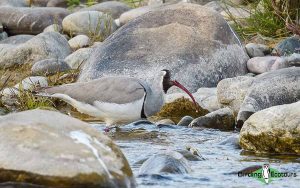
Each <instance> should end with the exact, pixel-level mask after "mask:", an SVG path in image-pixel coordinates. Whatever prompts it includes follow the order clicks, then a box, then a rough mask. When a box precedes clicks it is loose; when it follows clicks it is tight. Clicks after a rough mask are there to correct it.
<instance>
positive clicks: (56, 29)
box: [43, 24, 62, 33]
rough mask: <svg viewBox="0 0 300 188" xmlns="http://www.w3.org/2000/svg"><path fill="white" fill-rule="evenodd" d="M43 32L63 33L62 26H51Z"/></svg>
mask: <svg viewBox="0 0 300 188" xmlns="http://www.w3.org/2000/svg"><path fill="white" fill-rule="evenodd" d="M43 32H58V33H61V32H62V26H61V25H58V24H52V25H49V26H48V27H46V28H45V29H44V31H43Z"/></svg>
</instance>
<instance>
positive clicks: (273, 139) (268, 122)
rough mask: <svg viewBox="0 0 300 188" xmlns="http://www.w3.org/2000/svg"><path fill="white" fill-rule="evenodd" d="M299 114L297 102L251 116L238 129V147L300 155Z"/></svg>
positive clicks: (298, 103) (259, 151)
mask: <svg viewBox="0 0 300 188" xmlns="http://www.w3.org/2000/svg"><path fill="white" fill-rule="evenodd" d="M298 80H299V79H298ZM298 85H299V83H298ZM298 92H299V90H298ZM299 114H300V102H296V103H292V104H285V105H279V106H273V107H270V108H267V109H264V110H261V111H259V112H256V113H254V114H253V115H252V116H251V117H250V118H249V119H248V120H247V121H245V123H244V126H243V127H242V129H241V132H240V145H241V146H242V148H243V149H245V150H250V151H254V152H257V153H281V154H287V153H294V154H300V145H299V142H300V118H299Z"/></svg>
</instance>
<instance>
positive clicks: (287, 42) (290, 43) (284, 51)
mask: <svg viewBox="0 0 300 188" xmlns="http://www.w3.org/2000/svg"><path fill="white" fill-rule="evenodd" d="M274 51H275V53H276V54H278V55H280V56H283V55H290V54H292V53H300V37H299V36H293V37H289V38H287V39H284V40H283V41H281V42H279V43H278V44H277V46H276V47H275V50H274Z"/></svg>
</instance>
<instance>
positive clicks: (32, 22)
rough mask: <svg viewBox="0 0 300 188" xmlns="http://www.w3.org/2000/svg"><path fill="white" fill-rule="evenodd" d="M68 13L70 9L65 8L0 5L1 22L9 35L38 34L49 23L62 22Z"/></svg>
mask: <svg viewBox="0 0 300 188" xmlns="http://www.w3.org/2000/svg"><path fill="white" fill-rule="evenodd" d="M68 14H69V12H68V10H66V9H63V8H47V7H38V8H14V7H0V22H2V24H3V26H4V27H5V28H6V29H5V30H6V31H7V33H8V34H9V35H16V34H33V35H37V34H39V33H42V32H43V30H44V29H45V28H46V27H47V26H49V25H52V24H54V23H58V24H61V22H62V19H63V18H64V17H66V16H67V15H68Z"/></svg>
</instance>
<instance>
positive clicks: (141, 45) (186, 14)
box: [80, 3, 248, 92]
mask: <svg viewBox="0 0 300 188" xmlns="http://www.w3.org/2000/svg"><path fill="white" fill-rule="evenodd" d="M247 59H248V56H247V55H246V53H245V52H244V51H243V48H242V47H241V46H240V43H239V40H238V38H237V37H236V35H235V34H234V33H233V31H232V29H231V28H230V27H229V25H228V24H227V23H226V22H225V20H224V19H223V18H222V17H221V16H220V15H218V14H216V13H215V12H214V11H210V10H208V9H207V8H204V7H202V6H200V5H195V4H189V3H179V4H175V5H165V6H163V7H162V8H160V9H157V10H155V11H151V12H149V13H147V14H145V15H142V16H140V17H138V18H136V19H134V20H133V21H131V22H130V23H128V24H126V25H124V26H123V27H122V28H120V29H119V30H118V31H116V32H115V33H114V34H113V35H112V36H111V37H110V38H108V39H107V40H105V41H104V42H103V44H102V45H101V46H100V47H99V48H97V49H96V50H95V51H94V53H93V54H92V56H91V58H90V59H89V60H88V62H87V63H86V65H85V67H84V68H83V70H82V72H81V74H80V81H86V80H91V79H95V78H99V77H102V76H108V75H109V76H116V75H129V76H134V77H139V78H142V79H145V80H147V81H152V79H153V75H155V74H154V73H155V72H157V71H159V70H162V69H164V68H167V69H170V70H171V71H172V73H173V77H174V78H178V79H179V80H180V81H181V82H182V83H183V84H185V85H186V86H187V87H188V89H190V90H191V91H192V92H194V91H196V90H197V89H198V88H200V87H215V86H216V85H217V83H218V82H219V81H220V80H222V79H224V78H228V77H235V76H238V75H243V74H245V73H246V72H247V69H246V61H247Z"/></svg>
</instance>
